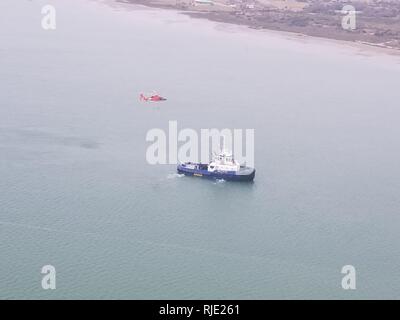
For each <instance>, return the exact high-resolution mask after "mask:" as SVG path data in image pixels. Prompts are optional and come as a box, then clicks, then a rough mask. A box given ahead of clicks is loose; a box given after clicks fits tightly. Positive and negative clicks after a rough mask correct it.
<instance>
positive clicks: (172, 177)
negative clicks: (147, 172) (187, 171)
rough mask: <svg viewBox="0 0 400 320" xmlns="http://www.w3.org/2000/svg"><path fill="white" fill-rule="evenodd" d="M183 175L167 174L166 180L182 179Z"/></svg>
mask: <svg viewBox="0 0 400 320" xmlns="http://www.w3.org/2000/svg"><path fill="white" fill-rule="evenodd" d="M184 176H185V175H184V174H180V173H169V174H168V175H167V179H178V178H182V177H184Z"/></svg>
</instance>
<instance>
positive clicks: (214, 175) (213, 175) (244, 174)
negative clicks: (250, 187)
mask: <svg viewBox="0 0 400 320" xmlns="http://www.w3.org/2000/svg"><path fill="white" fill-rule="evenodd" d="M177 171H178V173H180V174H184V175H187V176H195V177H202V178H209V179H224V180H227V181H253V180H254V177H255V174H256V170H255V169H253V168H249V167H241V168H240V170H239V171H238V172H233V171H232V172H209V171H208V170H207V165H205V164H197V165H196V166H195V168H194V169H192V168H188V167H186V166H185V164H180V165H178V167H177Z"/></svg>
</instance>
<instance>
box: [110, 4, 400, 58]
mask: <svg viewBox="0 0 400 320" xmlns="http://www.w3.org/2000/svg"><path fill="white" fill-rule="evenodd" d="M116 1H117V2H119V3H123V4H128V5H129V4H137V5H143V6H146V7H151V8H158V9H168V10H175V11H178V12H179V13H181V14H184V15H187V16H190V17H191V18H195V19H206V20H210V21H213V22H220V23H227V24H231V25H238V26H245V27H248V28H249V29H254V30H267V31H275V32H282V33H285V34H292V35H297V36H299V35H300V36H306V37H313V38H319V39H324V40H334V41H338V42H342V43H344V44H353V45H357V46H360V47H364V48H370V49H375V50H374V51H379V52H382V53H386V54H390V55H396V56H399V55H400V48H397V47H391V46H387V45H385V44H382V43H376V42H369V41H363V40H359V39H357V38H356V37H355V36H353V35H352V34H351V33H350V32H346V33H329V34H324V33H322V32H321V31H320V30H311V29H307V28H306V29H304V30H301V28H290V27H289V26H287V28H282V26H281V25H276V24H273V23H271V24H270V25H269V26H268V27H266V26H258V25H257V24H254V23H250V22H249V21H246V20H243V19H242V20H240V19H237V18H236V17H235V16H234V15H232V14H230V13H229V12H221V11H195V10H189V9H185V8H180V7H177V6H176V5H175V3H176V2H175V0H174V1H172V0H164V1H163V2H162V1H160V0H116Z"/></svg>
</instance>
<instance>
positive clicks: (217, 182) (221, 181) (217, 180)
mask: <svg viewBox="0 0 400 320" xmlns="http://www.w3.org/2000/svg"><path fill="white" fill-rule="evenodd" d="M225 182H226V180H224V179H216V180H215V182H214V184H222V183H225Z"/></svg>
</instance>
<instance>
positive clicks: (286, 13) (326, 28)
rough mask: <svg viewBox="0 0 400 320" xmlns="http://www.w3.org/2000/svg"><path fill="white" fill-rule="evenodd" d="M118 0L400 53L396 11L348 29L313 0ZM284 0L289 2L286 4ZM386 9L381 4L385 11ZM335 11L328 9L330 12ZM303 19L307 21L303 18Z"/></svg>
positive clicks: (399, 34)
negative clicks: (250, 1)
mask: <svg viewBox="0 0 400 320" xmlns="http://www.w3.org/2000/svg"><path fill="white" fill-rule="evenodd" d="M117 1H118V2H119V3H125V4H137V5H144V6H147V7H153V8H160V9H170V10H176V11H179V12H180V13H182V14H185V15H188V16H190V17H192V18H196V19H208V20H211V21H215V22H221V23H227V24H233V25H240V26H245V27H248V28H250V29H257V30H268V31H275V32H283V33H284V34H286V35H288V34H289V35H291V36H293V37H296V38H299V37H302V36H311V37H316V38H322V39H330V40H337V41H339V42H346V43H348V44H351V45H352V46H354V45H355V46H365V47H370V48H372V49H373V50H374V51H376V52H382V50H383V52H386V53H388V54H394V55H399V54H400V24H399V25H397V24H394V21H397V19H399V21H400V15H396V16H394V18H393V17H392V18H383V16H385V13H384V12H383V13H382V14H380V13H378V14H377V16H376V17H375V16H374V17H368V19H367V18H365V14H364V15H363V16H362V17H360V18H359V20H361V21H360V22H359V27H358V29H357V30H354V31H348V30H343V29H342V28H341V27H340V25H341V21H340V19H341V15H340V14H336V15H332V16H328V17H327V16H326V15H323V14H320V15H318V14H316V13H314V12H313V10H314V11H316V10H315V9H309V8H308V7H309V6H310V5H308V4H307V2H309V1H305V2H299V1H297V0H291V1H287V2H286V1H283V0H265V1H264V0H263V1H257V3H258V4H259V5H260V7H259V8H258V7H252V6H249V5H247V6H243V5H242V6H240V7H239V6H236V5H234V4H232V3H235V1H239V0H220V1H218V2H215V3H214V4H213V5H207V4H201V5H199V4H195V3H194V2H193V1H190V0H179V1H177V0H117ZM199 1H202V0H199ZM316 1H318V0H316ZM386 1H388V2H387V3H388V5H390V7H389V8H392V6H393V8H395V9H396V10H398V12H400V4H396V3H393V2H391V1H390V0H386ZM244 2H247V1H244ZM282 3H285V6H283V5H282ZM356 3H357V4H358V3H363V1H362V0H360V1H358V2H357V1H356ZM373 3H374V2H373ZM385 3H386V2H385ZM270 8H272V9H270ZM379 8H381V7H379ZM379 8H378V9H379ZM371 9H374V10H375V9H376V8H375V7H373V8H371ZM378 9H376V10H378ZM384 9H385V10H386V9H387V8H386V7H385V8H384ZM384 9H382V8H381V10H382V11H383V10H384ZM331 11H332V10H330V11H327V12H329V14H330V13H331ZM396 12H397V11H396ZM324 14H325V13H324ZM393 15H394V14H393ZM310 16H311V17H312V20H311V21H312V22H310V23H309V22H304V21H306V20H307V19H309V17H310ZM318 19H320V20H321V21H319V20H318ZM300 20H301V21H303V20H304V21H303V22H299V21H300ZM307 21H308V20H307Z"/></svg>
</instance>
